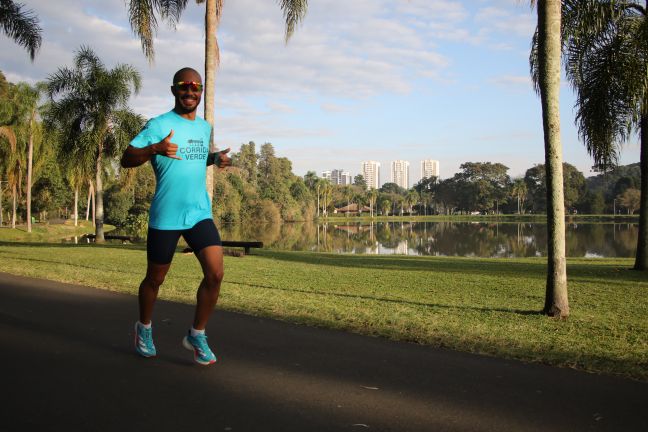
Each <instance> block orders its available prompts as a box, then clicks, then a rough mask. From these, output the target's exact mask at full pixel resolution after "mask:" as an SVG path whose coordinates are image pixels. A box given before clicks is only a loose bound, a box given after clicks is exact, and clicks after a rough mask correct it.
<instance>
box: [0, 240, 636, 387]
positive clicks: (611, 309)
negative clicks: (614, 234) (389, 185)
mask: <svg viewBox="0 0 648 432" xmlns="http://www.w3.org/2000/svg"><path fill="white" fill-rule="evenodd" d="M0 262H2V267H1V269H2V271H4V272H8V273H13V274H18V275H25V276H33V277H40V278H46V279H52V280H57V281H63V282H72V283H79V284H83V285H88V286H94V287H98V288H104V289H108V290H113V291H119V292H125V293H131V294H135V293H136V292H137V286H138V284H139V282H140V280H141V278H142V276H143V274H144V270H145V262H146V252H145V250H144V248H143V246H137V245H129V246H117V245H105V246H96V245H68V244H39V243H27V242H23V243H8V242H0ZM568 262H569V266H568V275H569V296H570V306H571V315H570V317H569V319H568V320H566V321H557V320H554V319H550V318H547V317H545V316H543V315H540V314H539V313H538V311H539V310H540V309H541V308H542V306H543V303H544V290H545V278H546V259H545V258H537V259H534V258H532V259H528V258H525V259H478V258H456V257H408V256H397V255H389V256H367V255H334V254H318V253H310V252H280V251H260V252H256V253H255V255H252V256H245V257H232V256H226V257H225V270H226V276H225V282H224V284H223V287H222V290H221V299H220V301H219V306H218V308H219V309H227V310H233V311H240V312H244V313H247V314H253V315H259V316H264V317H272V318H277V319H281V320H285V321H290V322H296V323H300V324H306V325H317V326H323V327H329V328H335V329H343V330H347V331H352V332H357V333H361V334H365V335H371V336H380V337H386V338H390V339H395V340H402V341H410V342H415V343H421V344H429V345H432V346H440V347H448V348H451V349H457V350H462V351H469V352H476V353H482V354H488V355H493V356H499V357H504V358H515V359H522V360H526V361H534V362H542V363H547V364H552V365H559V366H564V367H573V368H577V369H582V370H587V371H590V372H603V373H610V374H620V375H623V376H627V377H631V378H634V379H639V380H642V381H646V380H648V319H647V318H648V295H647V294H648V274H646V273H642V272H637V271H632V270H630V267H631V266H632V263H633V261H632V260H631V259H569V261H568ZM200 279H201V272H200V267H199V265H198V263H197V261H196V259H195V257H194V256H193V255H184V254H182V253H178V254H176V256H175V258H174V264H173V266H172V267H171V271H170V272H169V274H168V276H167V279H166V282H165V284H164V285H163V287H162V289H161V297H162V298H165V299H168V300H173V301H179V302H186V303H193V302H194V298H195V289H196V287H197V285H198V283H199V281H200ZM136 301H137V300H136V299H135V298H133V302H136Z"/></svg>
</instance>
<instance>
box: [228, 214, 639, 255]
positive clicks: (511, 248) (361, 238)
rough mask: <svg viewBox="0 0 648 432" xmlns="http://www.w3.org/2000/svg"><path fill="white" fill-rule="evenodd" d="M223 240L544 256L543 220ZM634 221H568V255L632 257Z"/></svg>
mask: <svg viewBox="0 0 648 432" xmlns="http://www.w3.org/2000/svg"><path fill="white" fill-rule="evenodd" d="M219 229H220V230H221V234H222V237H223V239H227V240H256V241H262V242H264V245H265V246H266V247H268V248H273V249H282V250H299V251H319V252H332V253H363V254H402V255H435V256H472V257H502V258H512V257H533V256H546V255H547V226H546V224H544V223H496V222H374V223H369V222H366V223H353V222H350V223H339V222H336V223H320V224H317V223H314V222H311V223H309V222H304V223H301V222H300V223H284V224H281V225H274V226H271V225H266V226H258V225H257V226H254V225H221V226H219ZM637 235H638V227H637V224H633V223H568V224H566V240H567V244H566V252H567V256H569V257H602V258H603V257H633V256H634V254H635V250H636V247H637Z"/></svg>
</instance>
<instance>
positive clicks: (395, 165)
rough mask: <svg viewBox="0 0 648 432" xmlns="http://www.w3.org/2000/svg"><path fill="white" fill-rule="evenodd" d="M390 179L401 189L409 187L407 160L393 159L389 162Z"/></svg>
mask: <svg viewBox="0 0 648 432" xmlns="http://www.w3.org/2000/svg"><path fill="white" fill-rule="evenodd" d="M391 181H392V183H396V184H397V185H398V186H400V187H402V188H403V189H409V162H407V161H404V160H395V161H393V162H392V163H391Z"/></svg>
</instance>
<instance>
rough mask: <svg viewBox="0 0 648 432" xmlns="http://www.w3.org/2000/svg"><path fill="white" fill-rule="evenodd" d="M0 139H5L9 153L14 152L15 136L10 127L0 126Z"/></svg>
mask: <svg viewBox="0 0 648 432" xmlns="http://www.w3.org/2000/svg"><path fill="white" fill-rule="evenodd" d="M0 137H2V138H5V139H6V140H7V141H8V142H9V149H10V150H11V152H15V151H16V134H15V133H14V131H13V129H12V128H11V127H9V126H0Z"/></svg>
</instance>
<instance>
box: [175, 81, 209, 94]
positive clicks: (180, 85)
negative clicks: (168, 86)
mask: <svg viewBox="0 0 648 432" xmlns="http://www.w3.org/2000/svg"><path fill="white" fill-rule="evenodd" d="M174 86H175V88H176V89H178V90H182V91H189V90H191V91H195V92H201V91H202V89H203V85H202V84H201V83H199V82H196V81H178V82H177V83H175V84H174Z"/></svg>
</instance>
